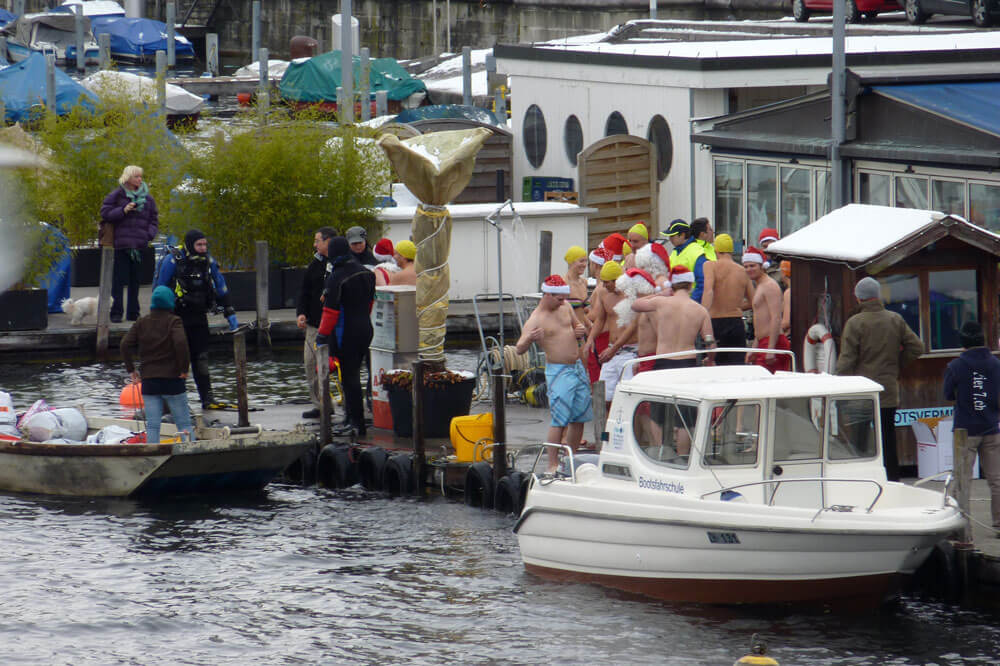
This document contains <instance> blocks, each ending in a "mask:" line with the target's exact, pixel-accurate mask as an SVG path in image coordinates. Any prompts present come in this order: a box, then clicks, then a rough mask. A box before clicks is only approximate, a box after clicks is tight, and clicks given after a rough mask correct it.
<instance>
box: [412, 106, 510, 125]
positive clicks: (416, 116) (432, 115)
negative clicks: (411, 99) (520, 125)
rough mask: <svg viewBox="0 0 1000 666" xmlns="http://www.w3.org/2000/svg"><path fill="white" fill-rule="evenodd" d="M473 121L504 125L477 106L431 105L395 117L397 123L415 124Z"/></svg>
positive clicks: (489, 112)
mask: <svg viewBox="0 0 1000 666" xmlns="http://www.w3.org/2000/svg"><path fill="white" fill-rule="evenodd" d="M432 119H433V120H437V119H448V120H473V121H475V122H477V123H483V124H485V125H494V126H496V127H503V125H504V123H501V122H500V120H499V119H498V118H497V117H496V116H495V115H494V114H493V112H492V111H489V110H487V109H481V108H479V107H478V106H465V105H463V104H432V105H430V106H421V107H419V108H416V109H405V110H403V111H401V112H400V113H399V115H398V116H396V122H397V123H415V122H418V121H421V120H432Z"/></svg>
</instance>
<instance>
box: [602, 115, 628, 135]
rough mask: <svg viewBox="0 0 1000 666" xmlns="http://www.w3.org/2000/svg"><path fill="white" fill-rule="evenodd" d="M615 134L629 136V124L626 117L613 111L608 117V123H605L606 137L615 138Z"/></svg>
mask: <svg viewBox="0 0 1000 666" xmlns="http://www.w3.org/2000/svg"><path fill="white" fill-rule="evenodd" d="M615 134H628V123H626V122H625V117H624V116H623V115H622V114H620V113H619V112H617V111H612V112H611V115H610V116H608V121H607V122H606V123H604V136H614V135H615Z"/></svg>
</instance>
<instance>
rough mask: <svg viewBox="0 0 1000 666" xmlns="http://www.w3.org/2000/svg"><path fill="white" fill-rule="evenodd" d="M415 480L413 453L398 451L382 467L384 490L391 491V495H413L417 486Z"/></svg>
mask: <svg viewBox="0 0 1000 666" xmlns="http://www.w3.org/2000/svg"><path fill="white" fill-rule="evenodd" d="M413 481H414V476H413V455H412V454H409V453H397V454H396V455H394V456H392V457H391V458H389V459H388V460H387V461H386V463H385V466H384V467H383V468H382V490H384V491H385V492H387V493H389V496H390V497H401V496H406V495H412V494H413V490H414V488H415V487H416V484H415V483H414V482H413Z"/></svg>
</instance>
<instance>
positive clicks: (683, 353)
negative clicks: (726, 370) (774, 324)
mask: <svg viewBox="0 0 1000 666" xmlns="http://www.w3.org/2000/svg"><path fill="white" fill-rule="evenodd" d="M720 352H739V353H741V354H752V353H762V354H787V355H788V356H789V357H791V359H792V372H795V352H792V351H789V350H787V349H763V348H759V347H716V348H714V349H688V350H685V351H679V352H669V353H666V354H653V355H652V356H640V357H639V358H633V359H631V360H628V361H625V363H624V365H622V370H621V374H619V375H618V379H619V381H620V380H621V378H622V377H623V376H624V375H625V370H627V369H628V368H631V367H632V366H634V365H638V364H639V363H642V362H643V361H655V360H657V359H661V358H666V359H671V358H682V357H683V358H689V357H690V356H691V355H692V354H693V355H694V356H705V355H707V354H717V353H720Z"/></svg>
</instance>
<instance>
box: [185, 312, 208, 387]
mask: <svg viewBox="0 0 1000 666" xmlns="http://www.w3.org/2000/svg"><path fill="white" fill-rule="evenodd" d="M180 317H181V321H182V322H184V334H185V335H186V336H187V343H188V353H189V354H190V355H191V376H192V377H193V378H194V383H195V386H197V387H198V397H199V398H200V399H201V404H202V406H203V407H204V406H205V405H208V404H209V403H212V402H214V401H215V398H214V397H213V396H212V378H211V377H210V376H209V374H208V344H209V340H210V333H209V330H208V316H207V315H206V314H205V313H200V314H194V313H190V312H183V313H180Z"/></svg>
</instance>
